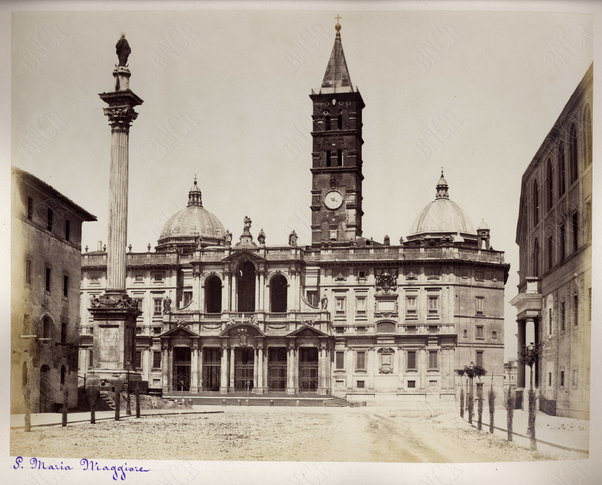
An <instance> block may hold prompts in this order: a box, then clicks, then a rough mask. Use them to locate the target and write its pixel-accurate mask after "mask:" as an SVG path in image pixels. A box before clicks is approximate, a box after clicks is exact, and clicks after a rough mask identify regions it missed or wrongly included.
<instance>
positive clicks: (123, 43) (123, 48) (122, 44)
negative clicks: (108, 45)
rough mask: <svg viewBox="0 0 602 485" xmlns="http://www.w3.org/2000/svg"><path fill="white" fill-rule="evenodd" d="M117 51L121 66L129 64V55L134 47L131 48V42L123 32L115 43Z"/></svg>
mask: <svg viewBox="0 0 602 485" xmlns="http://www.w3.org/2000/svg"><path fill="white" fill-rule="evenodd" d="M115 52H116V53H117V57H118V58H119V66H123V67H125V66H127V62H128V57H129V55H130V53H131V52H132V49H130V44H129V43H128V41H127V39H126V38H125V34H121V37H120V38H119V40H118V41H117V44H115Z"/></svg>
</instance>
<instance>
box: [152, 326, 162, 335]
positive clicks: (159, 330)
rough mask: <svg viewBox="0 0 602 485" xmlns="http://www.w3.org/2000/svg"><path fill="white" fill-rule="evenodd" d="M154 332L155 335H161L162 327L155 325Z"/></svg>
mask: <svg viewBox="0 0 602 485" xmlns="http://www.w3.org/2000/svg"><path fill="white" fill-rule="evenodd" d="M153 333H154V334H155V335H160V334H161V327H153Z"/></svg>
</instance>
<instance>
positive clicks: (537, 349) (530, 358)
mask: <svg viewBox="0 0 602 485" xmlns="http://www.w3.org/2000/svg"><path fill="white" fill-rule="evenodd" d="M540 354H541V345H539V344H537V345H535V344H533V342H531V344H530V345H528V346H527V347H525V348H524V349H523V351H522V353H521V357H520V359H519V361H520V363H521V364H524V365H527V366H529V368H530V372H529V426H528V430H527V431H528V433H529V434H530V436H531V450H536V449H537V442H536V441H535V403H536V399H535V390H534V389H533V365H535V364H536V363H538V362H539V356H540Z"/></svg>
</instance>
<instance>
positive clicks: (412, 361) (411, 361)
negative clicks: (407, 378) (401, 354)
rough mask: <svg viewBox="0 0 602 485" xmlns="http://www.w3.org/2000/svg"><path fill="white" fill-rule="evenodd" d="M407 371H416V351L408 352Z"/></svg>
mask: <svg viewBox="0 0 602 485" xmlns="http://www.w3.org/2000/svg"><path fill="white" fill-rule="evenodd" d="M407 355H408V356H407V370H416V351H415V350H408V354H407Z"/></svg>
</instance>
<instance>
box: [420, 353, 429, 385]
mask: <svg viewBox="0 0 602 485" xmlns="http://www.w3.org/2000/svg"><path fill="white" fill-rule="evenodd" d="M426 364H427V363H426V349H425V348H423V349H420V350H419V351H418V367H419V374H420V389H424V390H426V386H427V383H426Z"/></svg>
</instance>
